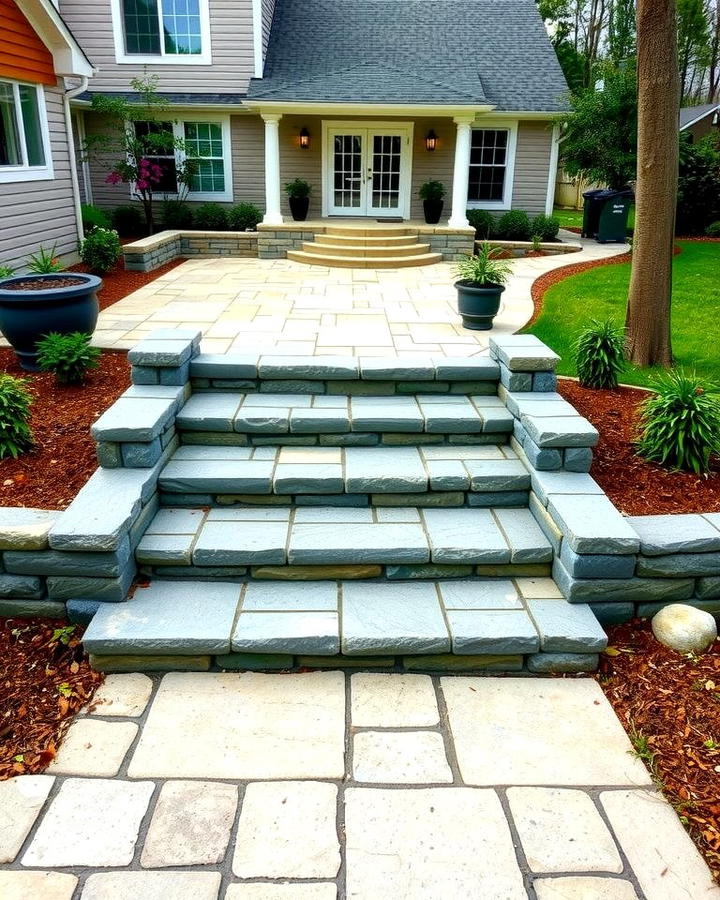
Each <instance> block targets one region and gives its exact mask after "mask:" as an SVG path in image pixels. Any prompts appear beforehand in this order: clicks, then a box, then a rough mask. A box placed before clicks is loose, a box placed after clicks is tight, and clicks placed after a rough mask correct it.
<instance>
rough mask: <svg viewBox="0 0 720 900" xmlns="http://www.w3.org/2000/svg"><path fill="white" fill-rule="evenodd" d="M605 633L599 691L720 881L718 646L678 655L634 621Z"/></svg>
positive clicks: (719, 665)
mask: <svg viewBox="0 0 720 900" xmlns="http://www.w3.org/2000/svg"><path fill="white" fill-rule="evenodd" d="M608 635H609V639H610V647H609V653H608V651H606V652H605V653H604V654H603V655H602V656H601V664H600V674H599V676H598V680H599V682H600V686H601V687H602V689H603V691H604V692H605V694H606V696H607V698H608V700H609V701H610V703H611V704H612V706H613V708H614V710H615V712H616V713H617V715H618V717H619V719H620V721H621V722H622V723H623V725H624V727H625V730H626V731H627V732H628V734H629V736H630V739H631V740H632V741H633V744H634V746H635V748H636V750H637V749H639V748H640V749H641V750H643V756H644V757H645V760H646V765H647V766H648V768H649V769H650V772H651V773H652V774H653V776H654V778H655V780H656V782H657V784H658V786H659V787H660V788H661V790H662V792H663V793H664V794H665V796H666V797H667V798H668V800H669V801H670V803H671V804H672V805H673V806H674V807H675V809H676V811H677V813H678V815H679V816H680V817H681V821H683V823H684V824H685V825H686V827H687V829H688V831H689V832H690V836H691V837H692V839H693V840H694V841H695V843H696V844H697V847H698V849H699V850H700V852H701V853H702V855H703V856H704V857H705V861H706V862H707V864H708V866H709V867H710V869H711V870H712V873H713V875H714V877H715V879H716V880H720V642H718V641H716V642H715V644H714V645H713V647H712V648H711V649H710V651H709V652H708V653H706V654H705V655H703V656H700V657H695V656H691V655H688V656H681V655H680V654H678V653H675V651H673V650H670V649H669V648H668V647H665V646H664V645H662V644H660V643H658V642H657V641H656V640H655V639H654V637H653V635H652V631H651V628H650V623H649V622H647V621H645V622H641V621H638V620H636V621H634V622H630V623H628V624H626V625H618V626H615V627H613V628H610V629H608ZM716 741H717V742H718V743H717V745H716V743H715V742H716ZM644 742H646V743H644Z"/></svg>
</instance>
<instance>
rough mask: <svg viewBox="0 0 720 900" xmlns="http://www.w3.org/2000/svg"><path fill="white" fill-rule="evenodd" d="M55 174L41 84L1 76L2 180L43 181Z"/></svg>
mask: <svg viewBox="0 0 720 900" xmlns="http://www.w3.org/2000/svg"><path fill="white" fill-rule="evenodd" d="M52 177H53V167H52V156H51V154H50V135H49V132H48V121H47V112H46V110H45V94H44V92H43V89H42V87H41V86H40V85H37V84H25V83H23V82H21V81H6V80H5V79H0V182H5V183H7V182H13V181H44V180H48V179H50V178H52Z"/></svg>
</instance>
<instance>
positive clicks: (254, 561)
mask: <svg viewBox="0 0 720 900" xmlns="http://www.w3.org/2000/svg"><path fill="white" fill-rule="evenodd" d="M552 557H553V551H552V547H551V545H550V543H549V541H548V540H547V538H546V537H545V536H544V535H543V533H542V531H541V530H540V528H539V526H538V525H537V523H536V522H535V519H534V518H533V515H532V513H531V512H530V510H529V509H502V508H498V509H472V508H462V509H447V508H445V509H443V508H439V509H437V508H436V509H417V508H414V507H391V508H386V507H377V508H363V509H358V508H344V507H330V506H315V507H280V506H256V507H251V506H244V507H233V508H217V509H215V508H213V509H207V508H195V509H192V508H178V507H173V508H166V509H160V510H159V512H158V513H157V514H156V516H155V518H154V519H153V521H152V522H151V523H150V525H149V527H148V529H147V531H146V533H145V535H144V537H143V538H142V540H141V541H140V543H139V545H138V547H137V550H136V559H137V561H138V563H139V564H140V565H141V566H143V567H145V569H146V570H147V569H151V570H154V571H157V570H158V569H159V568H162V567H171V568H172V570H173V573H174V572H175V571H180V570H182V569H183V568H186V567H190V566H192V567H194V568H197V569H206V570H207V571H208V573H209V575H210V576H211V577H212V576H213V575H216V576H218V577H220V576H225V575H227V576H229V577H230V576H231V577H240V576H243V575H244V574H246V571H245V570H246V569H247V567H248V566H250V567H259V566H272V567H281V568H284V567H289V569H290V570H291V569H292V568H293V567H296V566H300V567H307V566H352V567H357V566H363V567H367V566H369V567H371V568H370V569H369V571H367V573H366V574H365V577H380V576H381V575H383V574H385V576H386V577H392V576H393V575H395V577H397V574H396V573H395V572H394V571H393V567H397V566H401V567H403V566H413V567H427V566H428V565H429V564H432V565H440V566H464V567H471V571H469V574H474V572H473V571H472V569H473V567H477V566H481V567H486V566H493V567H497V566H508V565H523V566H527V565H532V566H543V567H545V566H547V565H548V564H549V563H550V562H551V561H552ZM423 571H427V569H426V568H420V569H417V568H416V569H415V570H414V571H411V575H412V577H418V573H422V572H423ZM400 572H401V573H402V569H401V570H400ZM170 574H172V573H170ZM251 574H252V573H251ZM256 574H257V573H256ZM286 574H288V576H289V577H292V573H291V572H290V571H289V572H288V573H286ZM401 577H402V576H401Z"/></svg>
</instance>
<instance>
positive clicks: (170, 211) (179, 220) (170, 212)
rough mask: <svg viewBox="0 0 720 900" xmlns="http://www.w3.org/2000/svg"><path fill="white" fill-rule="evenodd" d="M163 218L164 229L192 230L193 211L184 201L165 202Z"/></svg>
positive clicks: (166, 200) (162, 210) (162, 212)
mask: <svg viewBox="0 0 720 900" xmlns="http://www.w3.org/2000/svg"><path fill="white" fill-rule="evenodd" d="M161 216H162V223H163V228H173V229H174V228H178V229H182V228H192V225H193V211H192V209H191V208H190V207H189V206H188V205H187V203H185V202H184V201H183V200H168V199H165V200H163V202H162V209H161Z"/></svg>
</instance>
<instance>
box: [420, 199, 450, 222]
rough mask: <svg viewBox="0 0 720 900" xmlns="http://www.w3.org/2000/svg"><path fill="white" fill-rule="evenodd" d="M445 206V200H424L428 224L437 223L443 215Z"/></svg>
mask: <svg viewBox="0 0 720 900" xmlns="http://www.w3.org/2000/svg"><path fill="white" fill-rule="evenodd" d="M443 206H445V201H444V200H423V211H424V212H425V222H426V224H428V225H437V223H438V222H439V221H440V216H441V215H442V211H443Z"/></svg>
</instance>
